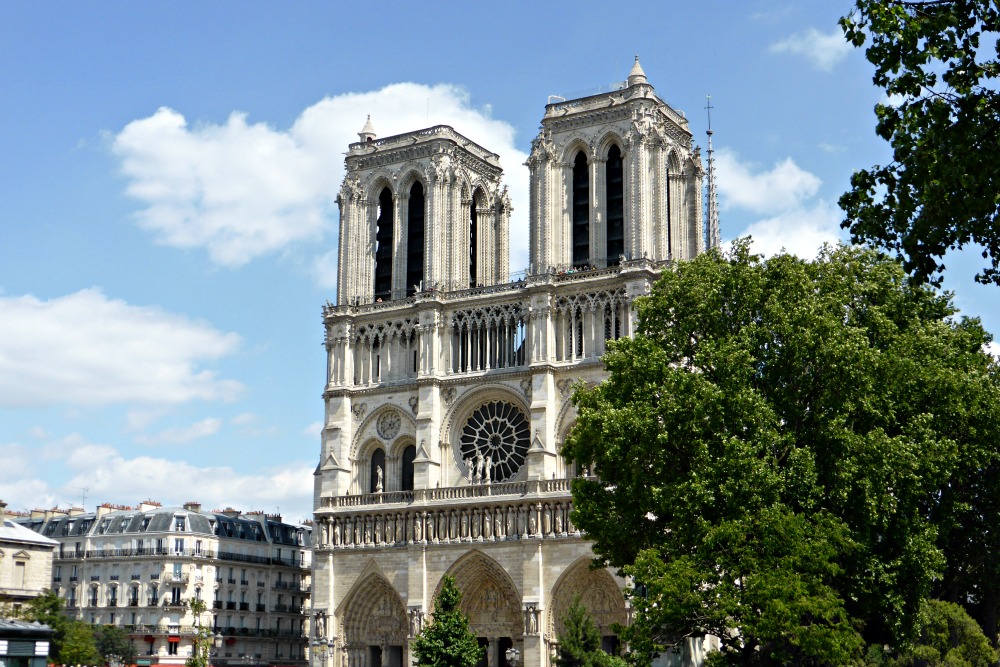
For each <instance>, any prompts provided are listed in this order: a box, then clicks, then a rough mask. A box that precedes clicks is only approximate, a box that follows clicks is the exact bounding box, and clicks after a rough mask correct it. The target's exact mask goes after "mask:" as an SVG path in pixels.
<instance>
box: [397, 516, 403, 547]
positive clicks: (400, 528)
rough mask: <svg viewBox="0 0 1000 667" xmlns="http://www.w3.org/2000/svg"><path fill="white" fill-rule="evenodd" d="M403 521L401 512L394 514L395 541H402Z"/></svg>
mask: <svg viewBox="0 0 1000 667" xmlns="http://www.w3.org/2000/svg"><path fill="white" fill-rule="evenodd" d="M404 522H405V519H404V518H403V515H402V514H397V515H396V541H397V542H402V541H403V524H404Z"/></svg>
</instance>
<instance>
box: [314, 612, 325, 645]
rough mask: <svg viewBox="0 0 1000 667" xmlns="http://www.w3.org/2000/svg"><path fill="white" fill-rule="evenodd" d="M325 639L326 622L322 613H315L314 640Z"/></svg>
mask: <svg viewBox="0 0 1000 667" xmlns="http://www.w3.org/2000/svg"><path fill="white" fill-rule="evenodd" d="M324 637H326V621H325V619H324V616H323V612H321V611H320V612H317V613H316V638H317V639H323V638H324Z"/></svg>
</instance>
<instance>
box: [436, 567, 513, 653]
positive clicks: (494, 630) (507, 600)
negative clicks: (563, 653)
mask: <svg viewBox="0 0 1000 667" xmlns="http://www.w3.org/2000/svg"><path fill="white" fill-rule="evenodd" d="M446 574H449V575H451V576H452V577H454V578H455V583H456V584H457V585H458V588H459V590H461V591H462V603H461V609H462V611H463V612H464V613H465V614H466V615H467V616H468V617H469V627H470V629H471V630H472V632H473V633H474V634H476V635H477V636H479V637H520V636H521V635H522V634H523V632H524V617H523V615H522V612H521V594H520V593H519V592H518V590H517V586H516V585H515V584H514V581H513V580H512V579H511V578H510V575H509V574H507V572H506V570H504V569H503V567H501V565H500V564H499V563H498V562H496V561H495V560H493V559H492V558H490V557H489V556H487V555H486V554H484V553H483V552H481V551H479V550H476V549H474V550H472V551H470V552H469V553H467V554H465V555H464V556H462V557H461V558H459V559H458V560H457V561H455V562H454V563H452V565H451V567H449V568H448V571H447V572H446ZM441 584H442V581H439V582H438V584H437V587H436V589H435V591H434V596H435V597H437V595H438V594H439V593H440V592H441Z"/></svg>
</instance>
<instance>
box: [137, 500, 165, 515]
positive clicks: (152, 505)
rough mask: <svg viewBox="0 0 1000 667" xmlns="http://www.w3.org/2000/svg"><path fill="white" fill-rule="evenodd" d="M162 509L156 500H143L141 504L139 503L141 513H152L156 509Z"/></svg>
mask: <svg viewBox="0 0 1000 667" xmlns="http://www.w3.org/2000/svg"><path fill="white" fill-rule="evenodd" d="M160 507H161V505H160V503H158V502H156V501H155V500H143V501H142V502H141V503H139V511H140V512H151V511H153V510H155V509H159V508H160Z"/></svg>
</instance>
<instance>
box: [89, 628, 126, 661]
mask: <svg viewBox="0 0 1000 667" xmlns="http://www.w3.org/2000/svg"><path fill="white" fill-rule="evenodd" d="M93 632H94V644H95V647H96V648H97V652H98V653H99V654H100V655H101V657H102V658H103V662H104V664H111V663H112V662H113V661H115V660H116V659H117V661H118V663H119V664H122V665H132V664H135V658H136V650H135V645H134V644H133V643H132V639H131V637H129V635H128V633H127V632H125V630H123V629H122V628H121V627H119V626H117V625H95V626H93Z"/></svg>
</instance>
